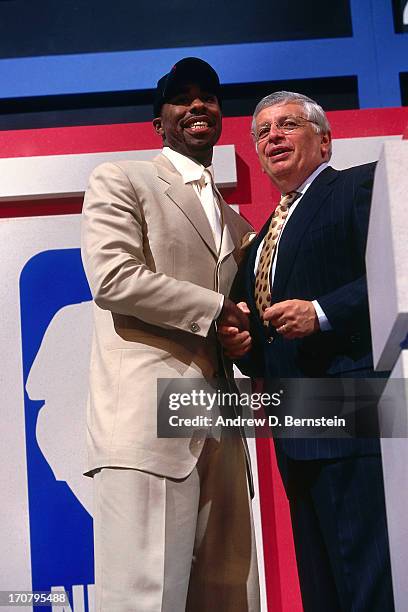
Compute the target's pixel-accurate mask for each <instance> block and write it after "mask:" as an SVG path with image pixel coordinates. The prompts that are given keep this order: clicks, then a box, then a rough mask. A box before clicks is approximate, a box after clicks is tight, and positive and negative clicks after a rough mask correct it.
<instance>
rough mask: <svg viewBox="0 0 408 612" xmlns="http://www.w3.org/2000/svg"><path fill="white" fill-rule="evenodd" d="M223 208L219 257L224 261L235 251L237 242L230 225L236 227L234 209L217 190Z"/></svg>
mask: <svg viewBox="0 0 408 612" xmlns="http://www.w3.org/2000/svg"><path fill="white" fill-rule="evenodd" d="M216 191H217V194H218V199H219V203H220V208H221V221H222V236H221V246H220V253H219V259H220V261H222V260H223V259H225V258H226V257H227V256H228V255H230V253H233V252H234V251H235V249H236V245H235V242H234V240H233V237H232V235H231V231H230V229H229V228H230V227H234V223H235V220H234V219H233V211H232V210H231V208H230V207H229V205H228V204H227V203H226V202H225V201H224V199H223V197H222V195H221V194H220V192H219V191H218V189H217V190H216Z"/></svg>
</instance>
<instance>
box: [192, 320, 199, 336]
mask: <svg viewBox="0 0 408 612" xmlns="http://www.w3.org/2000/svg"><path fill="white" fill-rule="evenodd" d="M200 329H201V328H200V326H199V324H198V323H196V322H195V321H193V322H192V323H191V324H190V330H191V331H192V332H193V334H196V333H197V332H199V331H200Z"/></svg>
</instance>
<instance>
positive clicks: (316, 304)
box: [312, 300, 333, 332]
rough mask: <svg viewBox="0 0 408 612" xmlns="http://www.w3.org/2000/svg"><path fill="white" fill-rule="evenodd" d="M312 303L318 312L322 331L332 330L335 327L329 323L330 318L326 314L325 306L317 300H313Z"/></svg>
mask: <svg viewBox="0 0 408 612" xmlns="http://www.w3.org/2000/svg"><path fill="white" fill-rule="evenodd" d="M312 304H313V306H314V309H315V311H316V314H317V318H318V320H319V327H320V331H322V332H325V331H330V330H331V329H333V328H332V326H331V325H330V323H329V319H328V318H327V317H326V315H325V314H324V311H323V308H322V307H321V306H320V304H319V302H318V301H317V300H313V301H312Z"/></svg>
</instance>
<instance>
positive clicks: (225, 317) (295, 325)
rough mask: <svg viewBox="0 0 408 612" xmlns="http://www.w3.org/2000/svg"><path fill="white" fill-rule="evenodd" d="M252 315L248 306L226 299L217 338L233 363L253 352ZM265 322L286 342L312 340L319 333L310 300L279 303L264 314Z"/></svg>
mask: <svg viewBox="0 0 408 612" xmlns="http://www.w3.org/2000/svg"><path fill="white" fill-rule="evenodd" d="M249 314H250V310H249V308H248V305H247V304H246V302H239V303H238V304H234V302H232V301H231V300H230V299H228V298H225V300H224V305H223V307H222V310H221V312H220V314H219V317H218V319H217V334H218V340H219V341H220V343H221V344H222V346H223V347H224V351H225V354H226V355H227V357H230V358H231V359H239V358H240V357H243V356H244V355H245V354H246V353H247V352H248V351H249V350H250V349H251V345H252V339H251V334H250V332H249V317H248V315H249ZM263 319H264V321H268V322H269V324H270V325H272V326H273V327H274V328H275V329H276V331H277V332H278V334H280V335H281V336H283V337H284V338H285V339H286V340H293V339H294V338H303V337H305V336H310V335H311V334H314V333H316V332H317V331H319V329H320V326H319V320H318V317H317V314H316V310H315V307H314V305H313V303H312V302H309V301H307V300H297V299H294V300H285V301H283V302H278V303H276V304H274V305H273V306H270V307H269V308H267V309H266V310H265V312H264V313H263Z"/></svg>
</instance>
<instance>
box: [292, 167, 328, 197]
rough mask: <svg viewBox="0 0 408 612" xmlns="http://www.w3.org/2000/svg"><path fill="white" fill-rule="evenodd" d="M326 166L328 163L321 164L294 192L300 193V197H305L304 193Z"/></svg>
mask: <svg viewBox="0 0 408 612" xmlns="http://www.w3.org/2000/svg"><path fill="white" fill-rule="evenodd" d="M328 165H329V162H323V163H322V164H320V166H318V167H317V168H316V170H315V171H314V172H312V174H311V175H310V176H309V177H308V178H307V179H306V180H305V182H304V183H302V184H301V185H300V187H298V188H297V189H296V191H298V192H299V193H301V194H302V196H303V195H305V193H306V191H307V190H308V189H309V187H310V185H311V184H312V183H313V181H314V180H315V178H317V177H318V176H319V174H320V173H321V172H323V170H324V169H325V168H327V166H328Z"/></svg>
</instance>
